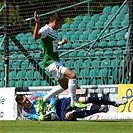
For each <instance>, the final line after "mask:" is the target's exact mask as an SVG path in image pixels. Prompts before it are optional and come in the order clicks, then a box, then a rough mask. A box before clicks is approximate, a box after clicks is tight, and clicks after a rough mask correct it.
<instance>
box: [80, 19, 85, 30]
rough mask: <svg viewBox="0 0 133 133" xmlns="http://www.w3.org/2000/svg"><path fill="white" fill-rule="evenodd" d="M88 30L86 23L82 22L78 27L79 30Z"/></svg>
mask: <svg viewBox="0 0 133 133" xmlns="http://www.w3.org/2000/svg"><path fill="white" fill-rule="evenodd" d="M84 28H86V23H85V22H84V21H82V22H80V23H79V25H78V29H84Z"/></svg>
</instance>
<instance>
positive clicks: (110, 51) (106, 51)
mask: <svg viewBox="0 0 133 133" xmlns="http://www.w3.org/2000/svg"><path fill="white" fill-rule="evenodd" d="M104 55H105V57H110V56H112V55H113V51H112V49H111V48H108V49H106V50H105V51H104Z"/></svg>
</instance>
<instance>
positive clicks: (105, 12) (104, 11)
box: [103, 6, 111, 14]
mask: <svg viewBox="0 0 133 133" xmlns="http://www.w3.org/2000/svg"><path fill="white" fill-rule="evenodd" d="M110 12H111V6H106V7H105V8H104V9H103V13H104V14H109V13H110Z"/></svg>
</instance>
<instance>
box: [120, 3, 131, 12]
mask: <svg viewBox="0 0 133 133" xmlns="http://www.w3.org/2000/svg"><path fill="white" fill-rule="evenodd" d="M128 9H129V8H128V5H124V6H123V7H122V9H121V10H120V13H123V14H125V13H127V12H128Z"/></svg>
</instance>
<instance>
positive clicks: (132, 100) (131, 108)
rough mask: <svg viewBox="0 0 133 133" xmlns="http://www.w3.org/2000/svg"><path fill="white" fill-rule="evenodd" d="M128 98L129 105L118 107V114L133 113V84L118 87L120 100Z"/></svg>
mask: <svg viewBox="0 0 133 133" xmlns="http://www.w3.org/2000/svg"><path fill="white" fill-rule="evenodd" d="M122 97H126V98H127V99H128V103H127V104H126V105H122V106H120V107H118V112H133V84H119V85H118V100H120V99H122Z"/></svg>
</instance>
